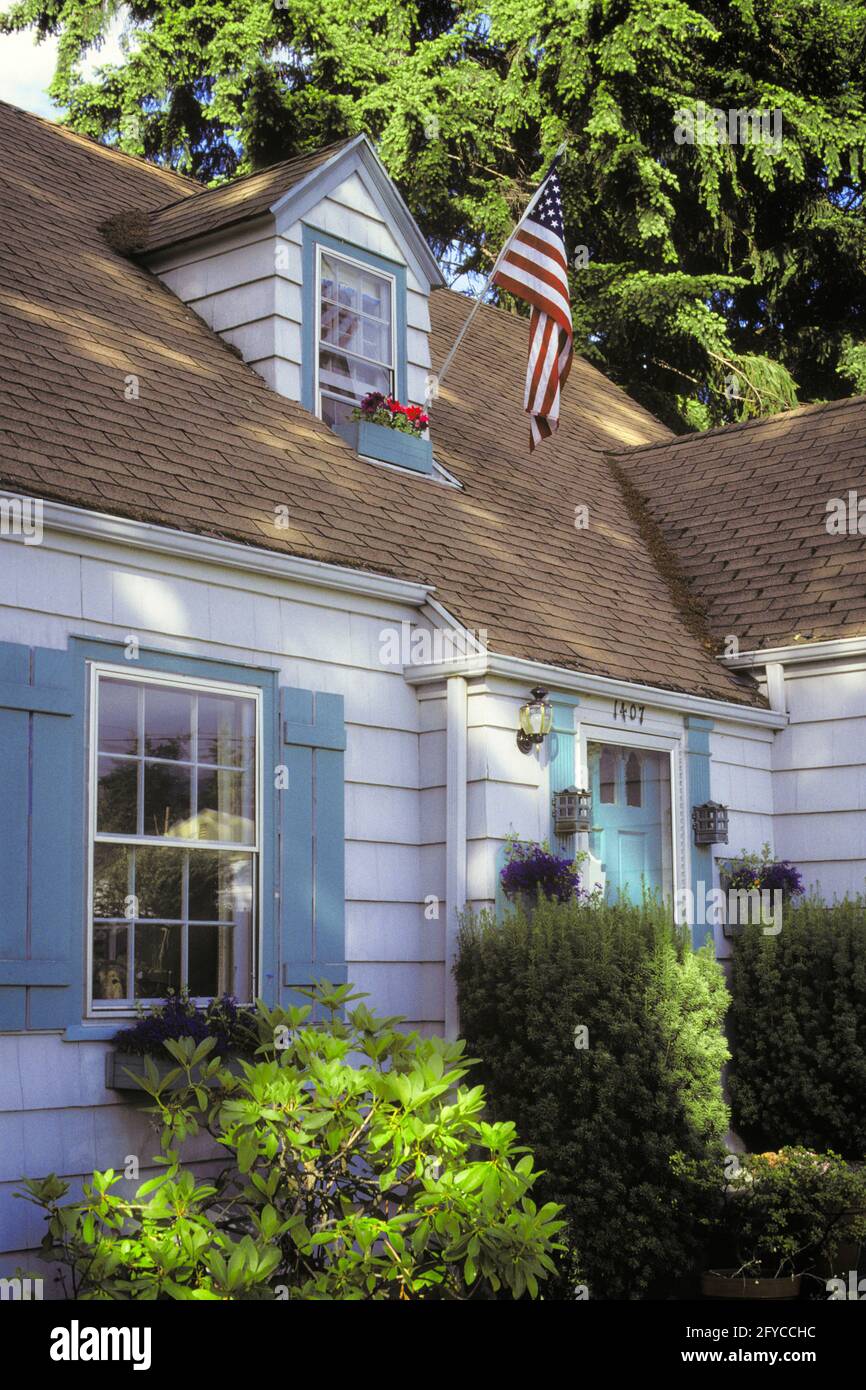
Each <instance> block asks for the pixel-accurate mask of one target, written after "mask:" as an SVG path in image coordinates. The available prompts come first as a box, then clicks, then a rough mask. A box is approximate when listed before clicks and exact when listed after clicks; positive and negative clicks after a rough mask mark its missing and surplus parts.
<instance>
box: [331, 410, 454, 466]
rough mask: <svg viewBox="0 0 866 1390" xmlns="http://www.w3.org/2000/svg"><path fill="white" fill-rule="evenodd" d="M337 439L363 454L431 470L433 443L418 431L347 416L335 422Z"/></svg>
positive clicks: (396, 464)
mask: <svg viewBox="0 0 866 1390" xmlns="http://www.w3.org/2000/svg"><path fill="white" fill-rule="evenodd" d="M336 432H337V434H339V436H340V438H341V439H345V441H346V443H347V444H348V445H350V447H351V448H353V449H354V450H355V453H356V454H361V455H362V456H363V457H365V458H372V459H378V460H379V461H380V462H381V463H390V464H393V465H394V466H395V467H397V468H407V469H409V470H410V471H411V472H413V473H425V474H428V475H429V474H432V472H433V445H432V444H431V442H430V440H429V439H425V438H424V436H423V435H420V434H405V433H404V432H403V430H392V429H389V428H388V426H387V425H374V424H371V422H370V421H369V420H349V421H348V422H347V423H346V424H344V425H337V426H336Z"/></svg>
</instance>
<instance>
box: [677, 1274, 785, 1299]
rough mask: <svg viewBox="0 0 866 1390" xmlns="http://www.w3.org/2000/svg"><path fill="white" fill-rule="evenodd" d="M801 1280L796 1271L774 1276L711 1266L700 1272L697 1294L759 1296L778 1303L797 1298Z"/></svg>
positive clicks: (757, 1297) (754, 1297) (730, 1297)
mask: <svg viewBox="0 0 866 1390" xmlns="http://www.w3.org/2000/svg"><path fill="white" fill-rule="evenodd" d="M801 1283H802V1278H801V1276H800V1275H799V1274H794V1275H789V1276H787V1277H786V1278H781V1279H777V1278H775V1277H767V1276H765V1275H755V1274H737V1273H736V1272H735V1271H734V1270H733V1269H714V1270H706V1271H705V1272H704V1273H703V1274H702V1275H701V1294H702V1295H703V1297H704V1298H725V1299H732V1298H733V1299H744V1298H745V1299H762V1300H765V1301H768V1302H772V1303H780V1302H781V1301H782V1300H783V1299H790V1298H798V1297H799V1295H800V1284H801Z"/></svg>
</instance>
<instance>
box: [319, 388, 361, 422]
mask: <svg viewBox="0 0 866 1390" xmlns="http://www.w3.org/2000/svg"><path fill="white" fill-rule="evenodd" d="M353 409H354V402H353V401H335V400H334V398H333V396H323V397H322V419H323V420H324V422H325V424H326V425H330V426H331V429H333V428H334V426H335V425H348V424H349V422H350V421H351V419H352V410H353Z"/></svg>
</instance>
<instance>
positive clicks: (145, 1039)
mask: <svg viewBox="0 0 866 1390" xmlns="http://www.w3.org/2000/svg"><path fill="white" fill-rule="evenodd" d="M251 1019H252V1011H251V1010H249V1009H241V1008H238V1002H237V1000H236V999H233V998H232V997H231V995H228V994H224V995H223V997H222V998H221V999H212V1000H211V1002H210V1003H209V1004H208V1006H207V1008H206V1009H197V1008H196V1006H195V1004H193V1002H192V1000H191V999H190V998H189V996H188V995H186V994H173V995H171V996H170V997H169V998H168V999H167V1000H166V1002H165V1003H164V1004H159V1005H157V1006H156V1008H154V1009H153V1010H151V1012H150V1013H148V1014H145V1015H144V1017H143V1018H140V1019H138V1020H137V1022H135V1023H134V1024H133V1025H132V1027H131V1028H124V1029H123V1030H122V1031H121V1032H119V1033H117V1034H116V1036H115V1045H116V1047H117V1050H118V1052H135V1053H145V1052H152V1053H154V1054H156V1055H159V1054H162V1053H163V1051H164V1049H163V1046H162V1045H163V1043H164V1042H165V1040H166V1038H192V1039H193V1040H194V1042H196V1043H200V1042H203V1041H204V1039H205V1038H216V1047H215V1048H214V1053H215V1055H216V1056H224V1055H225V1054H226V1053H227V1052H235V1051H243V1050H245V1049H246V1048H247V1047H249V1044H250V1039H251V1037H252V1033H251V1031H250V1023H251Z"/></svg>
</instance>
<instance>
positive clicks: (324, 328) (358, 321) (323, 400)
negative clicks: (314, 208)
mask: <svg viewBox="0 0 866 1390" xmlns="http://www.w3.org/2000/svg"><path fill="white" fill-rule="evenodd" d="M317 251H318V257H317V259H318V273H317V276H316V283H317V285H318V332H317V344H318V358H317V369H318V371H317V406H318V409H317V414H319V415H321V417H322V419H323V420H324V421H325V423H326V424H328V425H330V426H331V427H332V428H333V427H334V426H336V425H343V424H347V423H348V422H349V421H350V420H351V413H352V409H353V407H354V406H356V405H358V404H359V402H360V401H361V399H362V398H363V397H364V396H366V395H367V393H368V392H369V391H381V392H382V393H383V395H387V396H390V395H393V394H394V362H395V331H394V330H395V317H394V300H395V294H394V284H395V282H394V277H393V276H392V275H388V274H380V273H377V272H376V271H374V270H372V269H370V268H368V267H366V266H364V265H362V264H360V263H359V262H357V261H354V260H350V259H349V258H348V257H346V256H341V255H337V254H335V253H334V252H333V251H329V250H325V248H324V247H323V246H321V245H319V246H318V247H317Z"/></svg>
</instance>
